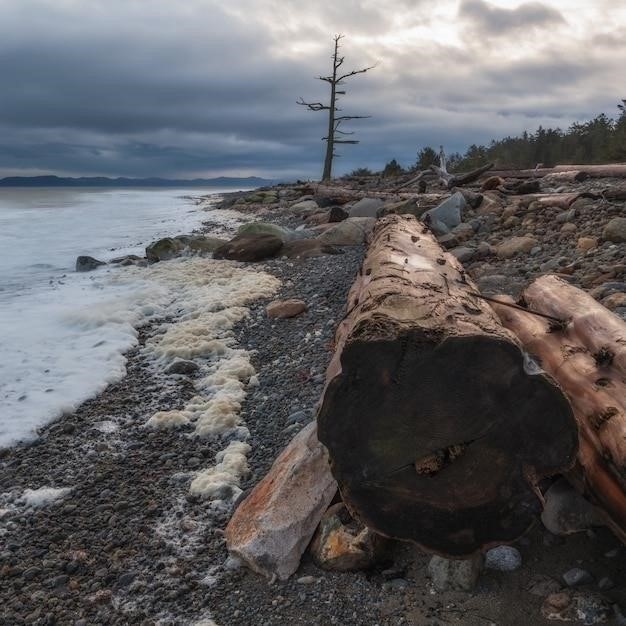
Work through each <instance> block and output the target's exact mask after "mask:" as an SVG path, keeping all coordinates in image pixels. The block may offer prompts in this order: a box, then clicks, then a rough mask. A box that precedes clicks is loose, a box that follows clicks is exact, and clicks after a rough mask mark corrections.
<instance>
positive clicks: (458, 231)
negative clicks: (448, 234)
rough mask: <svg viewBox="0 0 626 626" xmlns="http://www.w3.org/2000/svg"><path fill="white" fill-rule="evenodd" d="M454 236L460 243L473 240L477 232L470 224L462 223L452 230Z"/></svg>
mask: <svg viewBox="0 0 626 626" xmlns="http://www.w3.org/2000/svg"><path fill="white" fill-rule="evenodd" d="M452 234H453V235H455V236H456V238H457V239H458V240H459V242H463V241H467V240H468V239H471V238H472V237H473V236H474V235H475V234H476V231H475V230H474V227H473V226H472V225H471V224H469V223H468V222H461V223H460V224H459V225H458V226H455V227H454V228H453V229H452Z"/></svg>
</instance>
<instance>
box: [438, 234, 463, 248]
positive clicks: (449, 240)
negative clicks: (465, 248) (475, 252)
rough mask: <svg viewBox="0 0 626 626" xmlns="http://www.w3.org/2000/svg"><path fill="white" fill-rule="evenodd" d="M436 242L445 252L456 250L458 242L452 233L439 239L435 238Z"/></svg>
mask: <svg viewBox="0 0 626 626" xmlns="http://www.w3.org/2000/svg"><path fill="white" fill-rule="evenodd" d="M437 241H438V242H439V245H440V246H441V247H442V248H445V249H446V250H450V249H452V248H456V247H457V246H458V245H459V240H458V239H457V238H456V235H455V234H454V233H447V234H445V235H441V236H440V237H437Z"/></svg>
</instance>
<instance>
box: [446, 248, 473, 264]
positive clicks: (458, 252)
mask: <svg viewBox="0 0 626 626" xmlns="http://www.w3.org/2000/svg"><path fill="white" fill-rule="evenodd" d="M450 254H452V255H453V256H455V257H456V259H457V261H459V263H468V262H469V261H471V260H472V259H473V258H474V255H475V254H476V249H475V248H468V247H467V246H459V247H458V248H452V250H450Z"/></svg>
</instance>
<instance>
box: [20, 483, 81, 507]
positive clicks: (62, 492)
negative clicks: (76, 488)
mask: <svg viewBox="0 0 626 626" xmlns="http://www.w3.org/2000/svg"><path fill="white" fill-rule="evenodd" d="M70 491H72V489H71V488H70V487H39V489H24V493H23V494H22V495H21V497H20V498H19V503H20V504H22V505H24V506H26V507H29V508H33V509H39V508H41V507H44V506H48V505H49V504H52V503H54V502H56V501H57V500H61V499H63V498H65V496H66V495H67V494H68V493H70Z"/></svg>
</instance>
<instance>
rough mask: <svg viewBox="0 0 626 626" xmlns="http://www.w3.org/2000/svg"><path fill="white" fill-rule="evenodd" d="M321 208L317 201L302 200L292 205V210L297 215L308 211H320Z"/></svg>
mask: <svg viewBox="0 0 626 626" xmlns="http://www.w3.org/2000/svg"><path fill="white" fill-rule="evenodd" d="M319 209H320V207H319V205H318V204H317V202H315V200H300V202H296V203H295V204H292V205H291V210H292V211H295V212H296V213H303V212H308V211H319Z"/></svg>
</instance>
